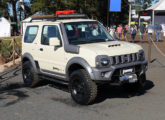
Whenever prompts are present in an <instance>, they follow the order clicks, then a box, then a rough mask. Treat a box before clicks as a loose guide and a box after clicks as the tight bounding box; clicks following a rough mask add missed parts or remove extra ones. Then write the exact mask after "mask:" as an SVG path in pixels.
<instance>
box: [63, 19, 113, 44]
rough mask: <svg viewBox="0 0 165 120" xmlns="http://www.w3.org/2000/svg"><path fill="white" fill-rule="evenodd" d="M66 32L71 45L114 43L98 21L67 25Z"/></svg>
mask: <svg viewBox="0 0 165 120" xmlns="http://www.w3.org/2000/svg"><path fill="white" fill-rule="evenodd" d="M64 26H65V30H66V33H67V36H68V40H69V43H70V44H73V45H78V44H87V43H96V42H107V41H113V40H114V39H113V37H112V36H110V34H109V33H108V32H107V30H106V29H105V28H104V27H103V26H102V25H101V24H100V23H99V22H97V21H90V22H70V23H65V24H64Z"/></svg>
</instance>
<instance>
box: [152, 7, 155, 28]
mask: <svg viewBox="0 0 165 120" xmlns="http://www.w3.org/2000/svg"><path fill="white" fill-rule="evenodd" d="M154 24H155V11H154V10H153V11H152V25H154Z"/></svg>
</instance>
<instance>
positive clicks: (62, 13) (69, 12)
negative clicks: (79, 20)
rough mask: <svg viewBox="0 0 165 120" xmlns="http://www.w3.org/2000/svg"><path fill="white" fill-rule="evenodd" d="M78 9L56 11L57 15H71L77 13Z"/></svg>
mask: <svg viewBox="0 0 165 120" xmlns="http://www.w3.org/2000/svg"><path fill="white" fill-rule="evenodd" d="M75 13H76V10H64V11H56V15H69V14H75Z"/></svg>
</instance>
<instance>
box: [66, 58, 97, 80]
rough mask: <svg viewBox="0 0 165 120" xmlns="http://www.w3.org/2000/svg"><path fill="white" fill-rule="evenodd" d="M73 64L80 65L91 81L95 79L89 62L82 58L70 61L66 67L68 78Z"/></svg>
mask: <svg viewBox="0 0 165 120" xmlns="http://www.w3.org/2000/svg"><path fill="white" fill-rule="evenodd" d="M73 64H78V65H81V66H82V67H83V68H84V69H85V70H86V71H87V72H88V74H89V76H90V78H91V79H94V78H95V77H94V74H93V71H92V68H91V67H90V65H89V64H88V63H87V61H85V60H84V59H83V58H81V57H74V58H72V59H70V60H69V61H68V64H67V66H66V70H65V71H66V76H67V78H69V68H70V67H71V65H73Z"/></svg>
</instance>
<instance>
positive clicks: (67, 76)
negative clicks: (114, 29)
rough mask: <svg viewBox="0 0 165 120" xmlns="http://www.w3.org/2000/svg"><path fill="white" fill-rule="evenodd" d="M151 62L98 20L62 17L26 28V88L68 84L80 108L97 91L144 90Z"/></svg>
mask: <svg viewBox="0 0 165 120" xmlns="http://www.w3.org/2000/svg"><path fill="white" fill-rule="evenodd" d="M146 70H147V61H146V60H145V57H144V51H143V49H142V47H141V46H139V45H136V44H132V43H128V42H121V41H116V40H114V38H112V37H111V36H110V34H109V33H108V32H107V30H106V29H105V28H104V27H103V26H102V25H101V24H100V23H99V22H98V21H96V20H90V19H87V18H86V17H85V16H84V15H80V14H73V15H58V16H57V17H55V19H53V20H52V19H51V20H42V21H37V22H34V21H32V22H30V23H27V28H26V31H25V33H24V35H23V39H22V74H23V80H24V83H25V84H26V85H27V86H29V87H34V86H35V85H36V84H37V83H38V82H39V81H40V79H46V80H52V81H55V82H58V83H62V84H68V85H69V89H70V92H71V96H72V98H73V99H74V101H75V102H77V103H79V104H90V103H91V102H92V101H94V99H95V98H96V96H97V86H98V85H101V84H118V85H127V86H128V87H129V86H133V88H136V89H138V88H141V87H143V86H144V84H145V81H146V77H145V72H146Z"/></svg>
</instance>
